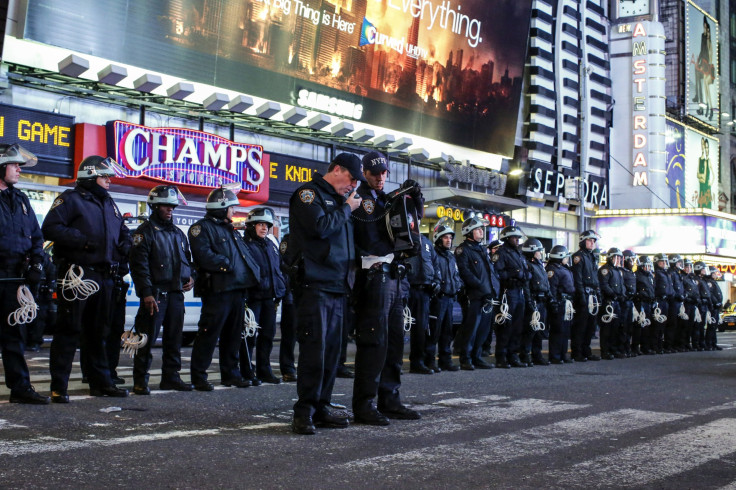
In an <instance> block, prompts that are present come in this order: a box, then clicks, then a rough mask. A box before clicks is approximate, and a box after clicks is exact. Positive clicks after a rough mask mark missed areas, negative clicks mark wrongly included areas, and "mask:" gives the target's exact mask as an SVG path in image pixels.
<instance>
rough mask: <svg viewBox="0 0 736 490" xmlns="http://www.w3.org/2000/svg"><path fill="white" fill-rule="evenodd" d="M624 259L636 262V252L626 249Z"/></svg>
mask: <svg viewBox="0 0 736 490" xmlns="http://www.w3.org/2000/svg"><path fill="white" fill-rule="evenodd" d="M624 260H630V261H631V262H632V263H633V262H636V254H635V253H634V252H633V251H631V250H624Z"/></svg>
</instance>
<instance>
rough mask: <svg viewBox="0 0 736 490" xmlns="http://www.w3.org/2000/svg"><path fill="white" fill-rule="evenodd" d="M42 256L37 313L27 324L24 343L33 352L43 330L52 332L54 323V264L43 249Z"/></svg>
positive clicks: (36, 349)
mask: <svg viewBox="0 0 736 490" xmlns="http://www.w3.org/2000/svg"><path fill="white" fill-rule="evenodd" d="M43 256H44V257H43V270H42V271H41V282H40V284H39V285H38V295H37V296H36V302H37V303H38V315H37V316H36V319H35V320H34V321H33V322H32V323H30V324H29V325H28V344H27V345H26V348H27V350H30V351H34V352H37V351H39V350H41V344H43V334H44V332H48V333H53V328H54V326H55V325H56V302H55V301H54V293H55V292H56V266H55V265H54V262H53V261H52V260H51V255H49V253H48V252H47V251H45V250H44V254H43Z"/></svg>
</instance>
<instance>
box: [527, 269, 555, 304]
mask: <svg viewBox="0 0 736 490" xmlns="http://www.w3.org/2000/svg"><path fill="white" fill-rule="evenodd" d="M529 272H530V273H531V279H529V282H528V283H526V284H525V285H524V293H525V296H526V298H527V299H529V300H532V299H533V300H537V301H546V300H547V299H548V298H549V296H550V294H549V280H548V278H547V271H546V270H545V269H544V264H543V263H542V262H541V261H539V260H537V259H531V260H529Z"/></svg>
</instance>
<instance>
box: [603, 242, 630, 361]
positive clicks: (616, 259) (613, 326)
mask: <svg viewBox="0 0 736 490" xmlns="http://www.w3.org/2000/svg"><path fill="white" fill-rule="evenodd" d="M623 258H624V255H623V252H621V250H620V249H618V248H615V247H613V248H610V249H608V253H607V258H606V263H605V264H604V265H603V266H602V267H601V268H600V269H598V284H599V285H600V288H601V297H602V299H603V302H602V303H603V304H601V308H600V311H599V312H598V315H599V318H600V323H599V328H600V345H601V358H602V359H606V360H608V361H610V360H613V359H614V358H615V353H616V350H615V349H616V345H615V342H616V340H615V338H616V337H615V336H616V333H617V332H618V330H619V324H620V322H621V304H622V303H625V302H626V287H625V286H624V279H623V277H622V275H621V263H622V262H623Z"/></svg>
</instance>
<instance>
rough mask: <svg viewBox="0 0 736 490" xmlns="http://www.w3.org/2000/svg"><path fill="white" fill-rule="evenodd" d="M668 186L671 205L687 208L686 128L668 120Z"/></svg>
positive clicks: (666, 147) (666, 148) (666, 150)
mask: <svg viewBox="0 0 736 490" xmlns="http://www.w3.org/2000/svg"><path fill="white" fill-rule="evenodd" d="M665 141H666V146H665V152H666V153H667V177H666V181H667V186H668V187H669V190H670V191H669V203H668V204H669V206H670V207H672V208H685V207H688V206H686V202H685V201H686V198H685V196H686V194H685V128H684V127H683V126H682V125H680V124H677V123H675V122H672V121H670V120H667V129H666V140H665Z"/></svg>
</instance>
